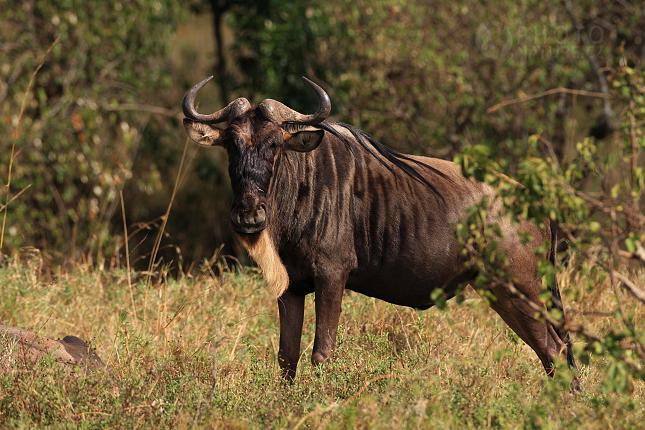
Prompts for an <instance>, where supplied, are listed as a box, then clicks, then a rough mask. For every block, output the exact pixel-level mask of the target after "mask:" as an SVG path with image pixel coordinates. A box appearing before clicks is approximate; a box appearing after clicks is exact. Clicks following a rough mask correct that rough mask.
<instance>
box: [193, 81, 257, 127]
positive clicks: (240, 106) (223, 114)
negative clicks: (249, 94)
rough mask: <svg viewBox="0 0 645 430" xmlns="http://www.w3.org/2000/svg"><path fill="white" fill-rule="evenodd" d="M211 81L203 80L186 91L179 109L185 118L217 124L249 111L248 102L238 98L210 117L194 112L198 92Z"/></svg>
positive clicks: (249, 104) (249, 105)
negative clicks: (181, 109) (182, 111)
mask: <svg viewBox="0 0 645 430" xmlns="http://www.w3.org/2000/svg"><path fill="white" fill-rule="evenodd" d="M211 79H213V77H212V76H209V77H208V78H206V79H204V80H203V81H201V82H200V83H198V84H197V85H195V86H194V87H192V88H191V89H190V90H188V92H187V93H186V95H185V96H184V101H183V102H182V104H181V107H182V108H183V110H184V115H185V116H186V118H188V119H193V120H195V121H199V122H204V123H207V124H217V123H218V122H224V121H230V120H232V119H233V118H236V117H238V116H240V115H242V114H243V113H244V112H246V111H247V110H249V108H250V107H251V103H249V101H248V100H247V99H245V98H244V97H240V98H239V99H237V100H234V101H232V102H230V103H229V104H228V106H226V107H225V108H222V109H220V110H218V111H217V112H215V113H212V114H210V115H202V114H200V113H197V111H196V110H195V96H197V92H199V90H201V89H202V88H203V87H204V85H206V83H207V82H208V81H210V80H211Z"/></svg>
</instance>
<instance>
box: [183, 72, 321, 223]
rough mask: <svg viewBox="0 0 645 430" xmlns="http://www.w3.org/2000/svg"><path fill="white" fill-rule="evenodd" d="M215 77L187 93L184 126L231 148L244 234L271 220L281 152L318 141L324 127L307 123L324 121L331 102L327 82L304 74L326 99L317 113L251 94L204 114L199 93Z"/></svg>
mask: <svg viewBox="0 0 645 430" xmlns="http://www.w3.org/2000/svg"><path fill="white" fill-rule="evenodd" d="M211 78H212V76H211V77H209V78H207V79H205V80H203V81H202V82H200V83H199V84H197V85H195V86H194V87H193V88H191V89H190V90H189V91H188V92H187V93H186V95H185V96H184V101H183V110H184V115H185V116H186V118H185V119H184V127H185V129H186V132H187V133H188V136H189V137H190V138H191V139H192V140H194V141H195V142H197V143H199V144H200V145H202V146H222V147H224V148H225V149H226V151H227V152H228V159H229V168H228V171H229V176H230V179H231V186H232V188H233V194H234V196H233V203H232V207H231V224H232V226H233V229H234V230H235V231H236V232H237V233H238V234H240V235H246V234H254V233H258V232H261V231H262V230H264V229H265V228H266V226H267V223H268V221H269V220H268V219H267V217H268V213H269V211H268V209H267V207H266V205H267V198H266V194H267V191H268V189H269V184H270V182H271V177H272V175H273V169H274V165H275V162H276V160H277V158H278V157H279V156H280V154H281V153H282V152H283V151H299V152H308V151H312V150H313V149H315V148H316V147H318V145H319V144H320V142H321V141H322V138H323V135H324V131H322V130H318V129H314V128H307V127H306V126H311V125H316V124H319V123H320V122H322V121H324V120H325V119H326V118H327V116H329V112H330V110H331V102H330V100H329V96H328V95H327V93H326V92H325V91H324V90H323V89H322V88H320V87H319V86H318V85H316V84H315V83H313V82H312V81H310V80H309V79H307V78H303V79H305V81H306V82H307V83H308V84H309V85H310V86H311V88H313V90H314V91H315V92H316V94H317V96H318V99H319V103H320V104H319V108H318V111H317V112H316V113H315V114H312V115H303V114H301V113H298V112H296V111H294V110H293V109H290V108H288V107H287V106H285V105H283V104H282V103H280V102H277V101H275V100H271V99H267V100H264V101H263V102H262V103H260V105H259V106H257V107H254V108H252V107H251V105H250V103H249V102H248V100H246V99H245V98H238V99H237V100H235V101H233V102H231V103H229V105H228V106H226V107H225V108H223V109H220V110H219V111H217V112H215V113H213V114H211V115H202V114H199V113H197V111H196V110H195V107H194V101H195V96H196V95H197V92H198V91H199V90H200V89H201V88H202V87H203V86H204V85H205V84H206V83H207V82H208V81H209V80H210V79H211ZM225 121H228V122H229V126H228V127H226V128H225V129H224V130H220V129H218V128H216V127H214V126H213V124H217V123H220V122H225ZM287 130H290V131H291V132H290V131H287ZM294 130H300V131H294Z"/></svg>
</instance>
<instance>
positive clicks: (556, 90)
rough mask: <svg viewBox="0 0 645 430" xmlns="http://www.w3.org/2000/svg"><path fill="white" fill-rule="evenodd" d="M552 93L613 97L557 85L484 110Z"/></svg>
mask: <svg viewBox="0 0 645 430" xmlns="http://www.w3.org/2000/svg"><path fill="white" fill-rule="evenodd" d="M553 94H573V95H576V96H585V97H600V98H605V99H610V98H613V96H611V95H609V94H605V93H597V92H593V91H584V90H572V89H569V88H563V87H559V88H554V89H551V90H547V91H544V92H542V93H539V94H533V95H525V96H521V97H519V98H516V99H512V100H504V101H503V102H500V103H497V104H496V105H495V106H493V107H491V108H488V110H486V112H487V113H493V112H495V111H496V110H498V109H499V108H503V107H504V106H508V105H512V104H515V103H523V102H526V101H529V100H535V99H539V98H540V97H544V96H551V95H553Z"/></svg>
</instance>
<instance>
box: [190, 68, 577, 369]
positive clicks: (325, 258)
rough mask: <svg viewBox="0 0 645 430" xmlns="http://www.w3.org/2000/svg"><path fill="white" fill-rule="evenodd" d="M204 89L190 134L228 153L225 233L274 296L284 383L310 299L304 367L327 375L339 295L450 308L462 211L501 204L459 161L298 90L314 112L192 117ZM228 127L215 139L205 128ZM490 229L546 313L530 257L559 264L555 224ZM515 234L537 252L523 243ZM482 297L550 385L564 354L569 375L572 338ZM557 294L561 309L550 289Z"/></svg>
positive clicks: (524, 311)
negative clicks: (366, 127) (415, 148)
mask: <svg viewBox="0 0 645 430" xmlns="http://www.w3.org/2000/svg"><path fill="white" fill-rule="evenodd" d="M209 79H210V78H208V79H206V80H204V81H202V82H200V83H199V84H197V85H195V86H194V87H193V88H192V89H190V90H189V91H188V92H187V93H186V95H185V96H184V100H183V111H184V115H185V116H186V118H185V119H184V127H185V129H186V132H187V133H188V136H189V137H190V138H191V139H192V140H194V141H195V142H197V143H199V144H200V145H203V146H221V147H223V148H224V149H226V151H227V153H228V160H229V168H228V169H229V175H230V180H231V185H232V188H233V193H234V196H233V202H232V207H231V225H232V227H233V230H234V231H235V232H236V236H237V237H238V238H239V240H240V242H241V243H242V244H243V245H244V247H245V248H246V249H247V250H248V252H249V253H250V255H251V256H252V257H253V259H254V260H255V261H256V262H257V263H258V265H259V266H260V267H261V269H262V270H263V272H264V275H265V277H266V280H267V284H268V286H269V287H270V288H271V289H272V290H273V292H274V293H275V295H276V297H278V308H279V313H280V351H279V363H280V366H281V368H282V370H283V374H284V376H285V377H286V378H287V379H292V378H293V377H295V375H296V368H297V365H298V359H299V357H300V338H301V335H302V325H303V313H304V304H305V295H307V294H310V293H315V297H316V300H315V307H316V334H315V338H314V346H313V353H312V357H311V359H312V361H313V363H314V364H321V363H324V362H325V361H326V360H328V359H330V358H331V357H332V355H333V353H334V349H335V347H336V332H337V329H338V322H339V318H340V313H341V301H342V299H343V292H344V290H345V289H349V290H353V291H356V292H359V293H361V294H365V295H367V296H370V297H376V298H379V299H381V300H385V301H387V302H390V303H394V304H397V305H402V306H410V307H413V308H417V309H427V308H429V307H430V306H432V305H433V301H432V299H431V293H432V291H433V290H435V289H436V288H441V289H442V290H443V291H444V293H445V295H446V296H447V297H452V296H454V295H455V293H456V291H457V289H458V288H459V287H460V285H464V284H465V283H467V282H468V281H472V280H473V279H474V277H475V276H476V275H477V273H476V272H474V271H472V270H464V262H465V257H464V256H463V254H462V253H461V252H460V247H459V243H458V241H457V239H456V237H455V234H454V231H453V228H454V224H455V223H457V222H458V221H459V220H460V219H463V218H464V216H465V212H466V209H467V208H468V207H469V206H472V205H474V204H476V203H478V202H480V201H481V200H482V198H483V197H484V196H486V197H488V198H489V200H490V201H494V200H495V199H494V191H493V189H492V188H491V187H489V186H488V185H486V184H483V183H480V182H477V181H474V180H472V179H466V178H464V177H463V176H462V175H461V173H460V169H459V167H458V166H456V165H455V164H454V163H451V162H448V161H444V160H439V159H434V158H426V157H418V156H412V155H404V154H400V153H398V152H395V151H393V150H391V149H388V148H387V147H385V146H383V145H381V144H379V143H378V142H376V141H375V140H374V139H373V138H371V137H370V136H369V135H368V134H366V133H365V132H363V131H361V130H359V129H357V128H355V127H353V126H351V125H347V124H341V123H335V122H327V121H325V119H326V118H327V116H328V115H329V113H330V110H331V103H330V100H329V96H328V95H327V93H326V92H325V91H324V90H323V89H322V88H320V87H319V86H318V85H316V84H315V83H313V82H311V81H310V80H308V79H306V78H305V80H306V81H307V83H308V84H309V85H310V86H311V88H312V89H313V90H314V91H315V92H316V94H317V95H318V99H319V108H318V111H317V112H316V113H315V114H312V115H303V114H301V113H298V112H296V111H294V110H292V109H290V108H289V107H287V106H285V105H283V104H282V103H280V102H277V101H275V100H270V99H267V100H264V101H263V102H262V103H260V105H258V106H255V107H252V106H251V105H250V103H249V102H248V101H247V100H246V99H245V98H239V99H237V100H235V101H233V102H231V103H230V104H229V105H228V106H226V107H225V108H223V109H221V110H219V111H217V112H215V113H213V114H210V115H203V114H199V113H197V111H196V110H195V107H194V101H195V96H196V94H197V92H198V91H199V90H200V89H201V88H202V87H203V86H204V85H205V84H206V83H207V82H208V81H209ZM225 121H228V122H229V125H228V127H226V128H225V129H223V130H221V129H219V128H216V127H214V126H213V124H216V123H221V122H225ZM493 212H494V211H493ZM491 216H494V215H491ZM498 218H499V219H497V220H493V221H497V222H498V223H499V225H500V226H501V229H502V232H503V233H504V235H503V239H502V240H501V246H502V248H503V249H504V250H505V252H506V255H507V256H509V257H510V258H509V260H510V265H509V267H508V270H509V271H510V273H511V274H512V275H514V278H515V286H516V288H517V289H518V290H519V291H520V292H521V293H523V294H524V295H525V296H526V297H528V298H529V299H530V300H532V301H533V302H535V303H541V302H540V300H539V297H538V296H539V294H540V292H541V290H542V281H541V279H540V277H538V276H537V265H538V260H539V257H537V256H536V255H535V254H534V251H533V250H534V249H535V247H537V246H538V245H540V244H542V243H543V241H545V240H550V241H551V252H550V254H551V258H552V260H553V261H555V228H554V226H551V225H549V226H546V228H545V229H544V230H540V229H539V228H538V227H536V226H535V225H533V224H531V223H528V222H526V221H522V222H520V224H519V225H517V224H514V223H512V222H511V221H510V220H508V219H507V218H505V217H501V216H499V217H498ZM518 231H523V232H528V233H530V235H531V236H532V238H533V239H532V241H531V242H529V243H527V244H522V242H521V240H520V238H519V236H518ZM490 292H491V293H492V294H493V295H494V296H495V300H491V303H490V304H491V306H492V308H493V309H494V310H495V311H496V312H497V313H498V314H499V315H500V316H501V317H502V318H503V319H504V321H505V322H506V323H507V324H508V325H509V326H510V327H511V328H512V329H513V330H514V331H515V333H517V334H518V335H519V336H520V337H521V338H522V339H523V340H524V341H525V342H526V343H527V344H528V345H529V346H530V347H531V348H533V350H534V351H535V352H536V353H537V355H538V357H539V358H540V360H541V361H542V364H543V365H544V368H545V369H546V371H547V373H548V374H552V373H553V369H554V367H553V365H554V359H555V358H556V357H558V356H560V357H562V358H563V359H566V360H567V361H568V362H569V365H570V366H574V362H573V356H572V354H571V348H570V342H569V339H568V336H567V335H564V334H563V333H560V332H559V331H558V329H557V328H556V327H554V326H553V325H551V324H549V323H545V322H543V321H539V320H538V319H536V318H534V315H535V311H534V310H533V309H531V307H530V306H529V305H528V304H527V303H526V302H525V301H523V300H521V298H520V296H519V295H518V294H517V293H515V294H514V293H511V292H510V291H509V290H508V289H507V288H505V287H504V286H501V285H491V286H490ZM552 293H553V302H554V304H555V307H556V308H559V309H560V310H562V307H561V306H562V305H561V301H560V294H559V292H558V290H557V285H555V286H554V287H552Z"/></svg>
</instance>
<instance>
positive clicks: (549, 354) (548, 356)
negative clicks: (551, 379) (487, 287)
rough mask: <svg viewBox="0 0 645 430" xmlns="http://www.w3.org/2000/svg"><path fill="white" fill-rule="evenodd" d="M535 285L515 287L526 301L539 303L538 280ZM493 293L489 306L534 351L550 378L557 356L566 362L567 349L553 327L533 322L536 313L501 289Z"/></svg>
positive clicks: (545, 323)
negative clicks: (493, 298)
mask: <svg viewBox="0 0 645 430" xmlns="http://www.w3.org/2000/svg"><path fill="white" fill-rule="evenodd" d="M535 283H536V285H534V286H533V287H535V288H529V289H526V288H521V286H518V288H519V289H520V291H522V290H524V294H525V295H526V296H527V297H528V298H529V299H531V300H532V301H534V302H535V303H540V301H539V298H538V292H539V291H540V289H541V281H540V280H539V279H538V280H536V281H535ZM538 283H539V285H538ZM492 292H493V294H494V295H495V297H496V299H497V300H492V301H491V307H492V308H493V309H494V310H495V312H497V313H498V314H499V315H500V316H501V317H502V319H503V320H504V321H505V322H506V324H508V326H509V327H510V328H511V329H512V330H513V331H514V332H515V333H517V335H518V336H519V337H520V338H522V340H523V341H524V342H526V344H527V345H529V346H530V347H531V348H532V349H533V350H534V351H535V353H536V354H537V355H538V357H539V358H540V361H542V365H543V366H544V369H545V371H546V373H547V374H548V375H550V376H553V372H554V367H553V364H554V363H555V360H556V357H560V359H561V360H562V362H563V363H566V361H567V346H566V344H565V343H564V342H563V341H562V340H561V339H560V337H559V336H558V334H557V333H556V332H555V329H554V328H553V326H552V325H551V324H549V323H547V322H541V321H538V320H537V319H535V318H534V315H535V311H534V310H533V309H532V308H531V307H530V306H529V305H528V304H527V303H525V302H524V301H523V300H522V299H520V298H519V297H517V296H516V295H514V294H511V293H510V292H509V291H508V290H507V289H506V288H504V287H503V286H500V287H495V288H493V290H492ZM527 292H528V294H527Z"/></svg>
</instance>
